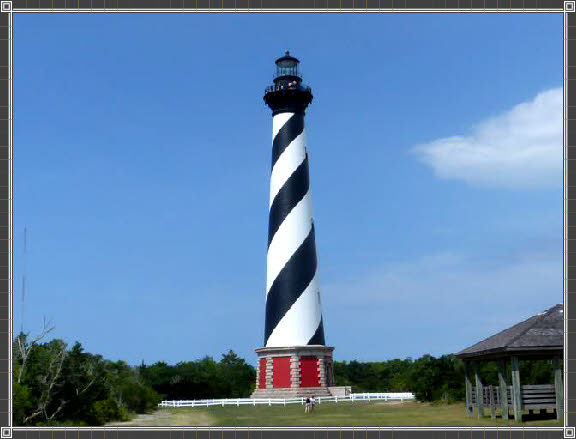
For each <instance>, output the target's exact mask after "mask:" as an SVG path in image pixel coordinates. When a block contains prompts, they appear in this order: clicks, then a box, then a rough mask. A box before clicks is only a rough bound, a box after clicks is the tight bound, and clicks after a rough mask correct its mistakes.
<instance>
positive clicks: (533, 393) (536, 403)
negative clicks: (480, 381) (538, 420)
mask: <svg viewBox="0 0 576 439" xmlns="http://www.w3.org/2000/svg"><path fill="white" fill-rule="evenodd" d="M520 389H521V396H522V408H521V410H538V409H549V408H555V407H556V393H555V389H554V385H553V384H533V385H524V386H521V387H520ZM506 393H507V396H508V407H509V408H510V409H512V407H513V402H512V386H507V392H506ZM471 396H472V401H471V402H472V406H476V405H477V403H476V387H473V388H472V395H471ZM482 402H483V405H484V407H486V408H489V407H498V406H499V405H500V388H499V387H498V386H483V401H482Z"/></svg>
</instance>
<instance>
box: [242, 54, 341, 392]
mask: <svg viewBox="0 0 576 439" xmlns="http://www.w3.org/2000/svg"><path fill="white" fill-rule="evenodd" d="M264 101H265V102H266V104H267V105H268V106H269V107H270V109H271V110H272V139H273V140H272V173H271V176H270V206H269V209H270V210H269V224H268V255H267V281H266V324H265V331H264V345H265V347H263V348H259V349H256V353H257V355H258V367H257V370H258V373H257V383H256V391H255V392H254V394H253V396H254V397H286V396H304V395H307V394H311V395H316V396H320V395H327V394H329V387H330V386H332V351H333V350H334V348H332V347H326V346H325V341H324V325H323V320H322V309H321V302H320V290H319V287H318V278H317V259H316V244H315V239H314V221H313V218H312V202H311V197H310V180H309V172H308V151H307V148H306V136H305V132H304V112H305V110H306V107H307V106H308V105H309V104H310V102H312V91H311V89H310V87H306V86H304V85H303V84H302V78H301V75H300V71H299V61H298V59H296V58H294V57H293V56H290V53H289V52H288V51H287V52H286V54H285V55H284V56H283V57H281V58H279V59H277V60H276V75H275V77H274V84H273V85H271V86H269V87H267V88H266V91H265V95H264Z"/></svg>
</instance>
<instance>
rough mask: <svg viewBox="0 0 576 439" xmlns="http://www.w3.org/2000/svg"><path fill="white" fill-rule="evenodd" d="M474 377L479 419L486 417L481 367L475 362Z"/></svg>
mask: <svg viewBox="0 0 576 439" xmlns="http://www.w3.org/2000/svg"><path fill="white" fill-rule="evenodd" d="M474 375H475V376H476V407H477V408H478V419H482V418H483V417H484V387H483V386H482V378H480V367H479V366H478V362H477V361H475V362H474Z"/></svg>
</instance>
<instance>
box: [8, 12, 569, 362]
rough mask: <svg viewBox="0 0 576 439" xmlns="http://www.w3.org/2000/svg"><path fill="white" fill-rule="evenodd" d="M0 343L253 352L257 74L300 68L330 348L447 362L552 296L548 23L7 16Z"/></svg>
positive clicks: (558, 59) (262, 119)
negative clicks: (6, 239) (9, 154)
mask: <svg viewBox="0 0 576 439" xmlns="http://www.w3.org/2000/svg"><path fill="white" fill-rule="evenodd" d="M14 26H15V30H14V78H15V80H14V197H15V201H14V209H15V214H14V255H15V256H14V290H15V298H14V302H15V306H14V328H15V330H18V329H19V328H20V324H21V319H20V315H21V308H20V292H21V277H22V272H23V259H22V254H23V251H22V249H23V239H22V238H23V234H24V227H27V229H28V244H29V245H28V255H27V279H28V286H27V292H26V305H25V312H24V316H25V317H24V326H25V330H27V331H31V332H32V333H36V332H37V331H38V330H39V329H40V327H41V324H42V318H43V316H46V317H47V318H48V319H51V320H52V321H53V323H54V325H55V326H56V330H55V331H54V333H53V335H54V336H56V337H61V338H64V339H65V340H67V341H69V342H74V341H75V340H78V341H80V342H82V344H83V345H84V346H85V348H86V349H87V350H89V351H91V352H97V353H101V354H103V355H104V356H105V357H107V358H111V359H123V360H125V361H128V362H129V363H131V364H137V363H140V362H141V361H142V360H144V361H145V362H146V363H152V362H155V361H167V362H170V363H174V362H178V361H188V360H194V359H197V358H200V357H202V356H204V355H207V354H208V355H212V356H214V357H216V358H219V357H220V354H221V353H223V352H225V351H227V350H228V349H233V350H235V351H236V352H238V353H239V354H240V355H241V356H243V357H244V358H246V359H247V360H248V361H250V362H251V363H254V362H255V355H254V352H253V349H254V348H257V347H260V346H261V345H262V342H263V332H264V310H265V273H266V267H265V264H266V242H267V241H266V240H267V220H268V218H267V209H268V179H269V172H270V159H271V158H270V156H271V129H272V127H271V114H270V110H269V109H268V108H267V107H266V106H265V105H264V103H263V101H262V96H263V90H264V88H265V87H266V86H267V85H268V84H269V83H271V79H272V74H273V71H274V60H275V59H276V58H277V57H278V56H281V55H282V54H283V52H284V50H286V49H290V50H291V53H292V54H294V55H295V56H297V57H299V58H300V60H301V67H302V72H303V75H304V81H305V82H306V83H308V84H309V85H311V86H312V89H313V92H314V101H313V103H312V105H311V106H310V107H309V110H308V111H307V116H306V129H307V137H308V144H309V146H308V150H309V154H310V172H311V185H312V197H313V203H314V215H315V223H316V240H317V241H316V245H317V253H318V259H319V275H320V286H321V295H322V302H323V308H324V309H323V311H324V326H325V332H326V341H327V344H329V345H331V346H335V348H336V350H335V359H336V360H352V359H358V360H363V361H378V360H385V359H390V358H405V357H414V358H415V357H418V356H420V355H422V354H424V353H431V354H433V355H440V354H444V353H450V352H456V351H458V350H460V349H463V348H465V347H467V346H469V345H471V344H473V343H475V342H477V341H479V340H481V339H483V338H485V337H486V336H489V335H491V334H492V333H494V332H496V331H498V330H501V329H504V328H506V327H508V326H510V325H511V324H513V323H515V322H517V321H519V320H522V319H524V318H527V317H529V316H531V315H533V314H535V313H538V312H540V311H542V310H544V309H546V308H548V307H551V306H552V305H554V304H556V303H560V302H561V301H562V140H561V139H562V136H561V133H562V122H561V117H562V111H561V104H562V94H561V89H560V87H561V86H562V15H561V14H524V15H522V14H485V15H482V14H382V15H378V14H241V15H233V14H199V15H194V14H138V15H134V14H93V15H90V14H26V15H25V14H16V15H15V17H14Z"/></svg>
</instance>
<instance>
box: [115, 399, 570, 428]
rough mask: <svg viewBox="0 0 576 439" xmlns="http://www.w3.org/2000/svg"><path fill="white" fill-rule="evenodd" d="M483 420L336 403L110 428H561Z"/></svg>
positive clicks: (163, 417)
mask: <svg viewBox="0 0 576 439" xmlns="http://www.w3.org/2000/svg"><path fill="white" fill-rule="evenodd" d="M487 415H488V416H487V417H485V418H484V419H482V420H478V419H476V418H468V417H467V416H466V411H465V409H464V403H459V404H443V405H432V404H428V403H418V402H405V403H390V402H381V401H373V402H340V403H337V404H336V403H324V404H320V405H317V406H316V409H315V411H314V412H313V413H310V414H305V413H304V407H303V406H301V405H299V404H288V405H286V406H271V407H269V406H256V407H253V406H240V407H235V406H226V407H217V406H214V407H206V408H177V409H161V410H158V411H156V412H154V413H152V414H148V415H140V416H138V417H137V418H135V419H133V420H132V421H130V422H124V423H114V424H110V425H119V426H128V425H134V426H135V425H138V426H218V427H234V426H237V427H252V426H254V427H256V426H258V427H265V426H278V427H293V426H314V427H324V426H326V427H328V426H330V427H340V426H341V427H345V426H346V427H348V426H350V427H352V426H355V427H368V426H370V427H378V426H397V427H401V426H418V427H424V426H429V427H430V426H435V427H443V426H464V427H465V426H469V427H476V426H508V425H510V426H514V425H522V426H524V427H537V426H562V424H561V423H560V422H559V421H556V420H555V419H544V420H530V421H526V422H523V423H522V424H515V423H514V421H504V420H502V419H500V418H497V419H496V420H495V421H492V420H491V419H490V415H489V411H487Z"/></svg>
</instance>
